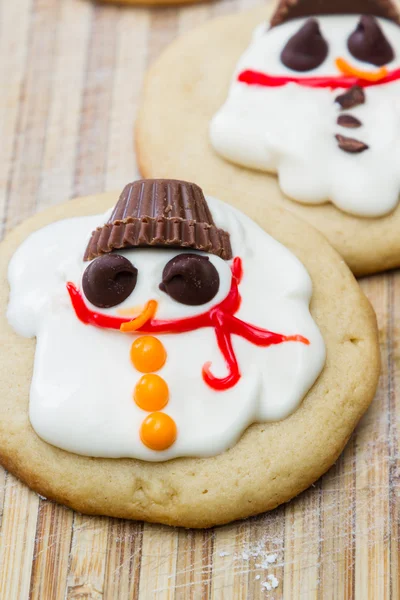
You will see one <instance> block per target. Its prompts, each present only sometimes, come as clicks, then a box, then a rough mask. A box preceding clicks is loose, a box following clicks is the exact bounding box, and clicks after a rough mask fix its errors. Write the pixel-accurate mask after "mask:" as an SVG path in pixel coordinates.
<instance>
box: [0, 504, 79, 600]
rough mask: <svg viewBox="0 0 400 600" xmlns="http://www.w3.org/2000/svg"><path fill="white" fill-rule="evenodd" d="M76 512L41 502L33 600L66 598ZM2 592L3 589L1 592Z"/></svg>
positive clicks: (32, 590)
mask: <svg viewBox="0 0 400 600" xmlns="http://www.w3.org/2000/svg"><path fill="white" fill-rule="evenodd" d="M72 521H73V512H72V511H71V510H69V509H67V508H64V507H62V506H58V505H57V504H54V503H53V502H49V501H46V500H40V504H39V513H38V520H37V526H36V532H35V549H34V554H33V563H32V575H31V589H30V600H43V599H45V598H51V599H54V600H56V599H58V598H64V597H65V590H66V586H67V576H68V564H69V560H68V555H69V551H70V547H71V538H72ZM0 589H1V588H0Z"/></svg>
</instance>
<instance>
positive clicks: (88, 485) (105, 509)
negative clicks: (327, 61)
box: [0, 194, 379, 527]
mask: <svg viewBox="0 0 400 600" xmlns="http://www.w3.org/2000/svg"><path fill="white" fill-rule="evenodd" d="M116 197H117V194H109V195H105V196H97V197H92V198H86V199H78V200H75V201H71V202H69V203H67V204H65V205H63V206H59V207H55V208H52V209H48V210H47V211H45V212H44V213H42V214H39V215H36V216H35V217H32V218H31V219H29V220H28V221H26V222H25V223H23V224H22V225H20V226H19V227H17V228H16V230H14V231H13V232H11V233H10V234H9V235H8V236H7V238H6V240H5V242H3V244H2V245H1V250H0V258H1V275H2V277H3V278H4V277H5V269H6V267H7V262H8V259H9V257H10V256H11V255H12V253H13V252H14V251H15V249H16V247H17V246H18V245H19V243H20V242H21V241H22V239H23V238H24V237H25V236H26V235H27V234H28V233H29V232H30V231H33V230H35V229H38V228H40V227H42V226H43V225H45V224H47V223H49V222H52V221H54V220H58V219H59V218H62V217H64V218H67V217H70V216H76V215H84V214H95V213H97V212H101V211H104V210H105V209H106V208H109V207H110V206H112V204H113V203H114V202H115V200H116ZM269 221H270V224H271V226H273V227H274V228H275V230H276V233H277V236H276V237H278V239H280V240H281V241H282V242H283V243H285V245H288V247H289V248H291V249H292V251H294V252H295V253H297V255H298V256H299V258H300V260H302V261H303V262H307V259H306V255H307V250H306V249H304V248H303V249H302V251H301V252H296V250H295V246H296V244H297V245H298V242H297V241H296V240H298V238H297V236H296V229H297V228H298V227H299V226H302V227H303V229H304V236H306V237H307V238H310V239H311V241H312V243H313V245H314V246H315V245H316V246H317V247H318V248H319V250H320V252H319V253H318V254H319V255H320V256H316V253H315V252H313V251H311V253H312V255H313V256H312V257H311V256H309V257H308V261H309V265H306V266H307V267H308V268H309V269H310V270H311V271H312V272H313V273H314V279H315V277H316V276H315V273H316V272H317V271H318V268H319V269H322V266H323V265H322V264H321V263H322V262H323V263H324V266H325V267H326V265H328V266H329V267H330V271H331V273H328V278H327V279H323V273H322V272H321V284H319V283H318V281H315V296H314V297H315V304H316V306H314V308H313V310H314V312H315V314H317V313H321V314H322V317H321V315H319V316H318V318H317V320H319V321H320V322H323V321H324V318H327V317H326V315H325V316H324V315H323V313H324V309H323V306H319V298H323V297H324V294H325V293H326V290H325V289H322V288H324V287H325V284H326V281H328V280H332V279H333V280H335V278H336V280H335V281H334V285H333V288H334V289H335V286H336V285H337V286H338V287H341V286H344V288H346V289H347V290H348V291H347V292H346V293H345V292H341V293H342V294H344V297H343V299H344V300H347V301H348V302H351V304H352V307H353V312H354V313H357V314H354V315H353V313H352V314H349V316H348V318H349V321H350V322H354V332H351V331H349V332H348V333H349V335H357V336H360V337H363V340H364V341H363V343H364V344H365V348H364V349H363V356H362V360H361V361H360V364H359V365H358V366H359V371H360V372H359V373H358V372H357V377H356V376H354V382H349V385H348V386H347V387H346V388H345V392H343V394H342V397H341V398H340V401H338V400H337V398H336V397H335V394H334V392H333V391H332V389H331V388H332V385H337V382H336V381H335V380H334V378H333V380H332V385H331V386H330V385H329V382H324V380H325V379H327V374H328V371H330V365H329V364H328V365H327V367H326V368H325V370H324V373H323V374H322V375H321V377H320V379H319V380H318V382H317V383H316V385H315V386H314V388H313V389H312V390H311V392H310V393H309V394H308V395H307V397H306V399H305V401H304V405H302V407H301V408H300V409H299V410H298V411H296V413H294V415H293V416H292V417H290V418H289V419H287V420H285V421H283V422H281V423H276V424H272V425H271V426H265V427H264V426H258V425H256V426H253V427H252V428H250V429H249V430H248V431H247V432H246V433H245V435H244V436H243V438H242V439H241V441H240V442H239V443H238V444H237V445H236V447H234V448H233V449H232V450H231V451H228V452H227V453H224V455H220V456H217V457H214V458H213V459H203V460H200V459H177V460H175V461H172V462H171V463H164V464H157V465H155V466H154V468H153V466H152V465H148V464H143V463H142V462H141V461H134V460H132V461H130V460H127V459H118V461H114V460H113V459H111V460H108V461H107V460H105V459H88V458H85V457H78V456H76V455H71V454H68V453H66V452H63V451H61V450H58V449H56V448H53V447H51V446H49V445H48V444H45V443H44V442H42V441H41V440H40V439H39V438H37V436H36V435H35V434H34V433H33V431H32V428H31V427H30V425H29V424H28V426H27V427H26V429H22V430H21V429H20V427H21V425H20V423H21V422H22V423H23V422H25V421H26V419H25V418H21V417H24V411H26V410H27V397H25V398H24V399H21V398H18V396H17V397H16V398H14V402H12V404H13V407H14V410H15V413H16V414H15V417H16V421H15V422H14V421H13V423H12V431H13V435H10V433H9V431H8V432H7V423H5V422H3V427H2V428H1V429H0V440H1V442H2V443H1V444H0V448H1V450H0V456H1V462H2V463H3V464H4V465H5V466H6V467H8V468H9V469H10V471H11V472H13V473H14V474H15V475H17V476H19V477H20V478H21V479H22V480H23V481H25V482H26V483H27V484H28V485H29V486H30V487H32V488H33V489H34V490H35V491H37V492H38V493H40V494H42V495H44V496H46V497H48V498H51V499H54V500H56V501H58V502H60V503H62V504H66V505H68V506H70V507H71V508H74V509H75V510H78V511H81V512H84V513H87V514H108V515H110V516H115V517H122V518H133V519H141V520H146V521H149V522H159V523H165V524H169V525H181V526H185V527H210V526H213V525H218V524H222V523H226V522H230V521H233V520H237V519H240V518H244V517H247V516H251V515H255V514H258V513H260V512H263V511H265V510H270V509H272V508H274V507H275V506H277V505H279V504H281V503H282V502H286V501H288V500H289V499H290V498H292V497H293V496H295V495H297V494H298V493H300V492H301V491H303V490H304V489H306V488H307V487H309V485H311V483H313V482H314V481H315V480H316V479H318V478H319V477H320V476H321V475H322V474H323V473H324V472H325V471H326V470H327V469H329V467H330V466H331V465H332V464H333V463H334V462H335V460H336V459H337V457H338V455H339V454H340V452H341V450H342V449H343V447H344V445H345V443H346V442H347V440H348V438H349V436H350V435H351V432H352V430H353V429H354V427H355V425H356V423H357V422H358V420H359V418H360V417H361V415H362V414H363V412H364V411H365V410H366V408H367V407H368V405H369V403H370V401H371V400H372V397H373V395H374V391H375V387H376V383H377V378H378V368H379V367H378V365H379V360H378V348H377V345H376V335H377V333H376V320H375V317H374V314H373V312H372V309H371V307H370V305H369V303H368V301H367V299H366V298H365V296H364V295H363V294H362V292H361V290H360V288H359V287H358V285H357V284H356V283H355V282H354V278H353V276H352V275H351V273H350V272H349V271H348V269H347V267H345V265H344V264H343V261H342V260H341V259H340V258H339V257H338V256H337V254H336V253H335V251H334V250H332V249H331V248H330V247H329V246H328V245H327V243H326V242H325V240H324V239H323V237H322V236H321V235H320V234H318V233H316V232H314V231H313V230H312V229H311V228H309V227H308V226H307V225H304V226H303V225H300V222H299V221H298V220H297V219H296V218H295V217H293V216H290V215H288V214H286V213H285V212H284V211H283V210H281V209H278V210H276V209H271V215H270V218H269ZM321 257H323V260H322V258H321ZM318 261H319V263H320V264H319V267H318ZM325 270H326V269H325ZM324 277H326V276H324ZM3 287H5V288H7V286H3ZM320 288H321V289H320ZM332 294H333V291H332ZM332 294H331V295H332ZM7 296H8V292H7V293H6V297H4V296H3V298H2V302H3V312H4V308H5V307H4V302H7ZM334 304H335V303H334V302H333V304H332V305H333V306H334ZM321 319H322V321H321ZM0 328H1V335H3V334H4V315H2V323H1V325H0ZM332 329H334V328H333V327H332ZM14 336H15V334H12V336H11V338H12V339H16V340H17V341H18V339H19V338H18V336H15V337H14ZM342 344H343V348H344V351H345V352H346V357H345V362H347V361H348V357H349V356H351V352H353V351H357V348H356V347H354V348H350V346H349V342H348V341H347V340H342V341H341V342H340V345H342ZM337 345H338V344H337V342H336V340H334V341H331V340H327V346H328V352H329V354H331V353H336V351H337V348H336V346H337ZM350 345H351V344H350ZM32 346H34V343H33V342H32ZM28 354H29V353H28ZM29 360H30V361H32V352H31V353H30V355H29V356H28V363H29ZM367 366H368V369H367ZM3 373H4V371H3ZM23 374H24V373H22V375H23ZM366 374H367V376H366ZM331 375H332V374H331ZM331 375H330V377H329V378H331ZM2 383H3V385H4V383H5V376H4V379H3V382H2ZM352 384H354V385H352ZM321 385H323V386H325V388H326V390H327V391H328V392H330V394H331V396H332V401H333V402H334V403H336V404H337V406H335V408H336V412H335V411H332V418H336V417H335V415H336V416H339V417H340V419H339V423H338V424H337V426H335V427H333V428H332V431H331V433H332V435H328V436H327V438H326V439H325V440H324V444H323V447H322V449H321V452H323V456H322V455H321V454H319V453H316V452H314V451H312V450H311V449H310V448H309V446H310V445H309V444H306V445H305V446H301V448H302V450H303V456H302V458H303V460H302V461H300V462H299V461H298V458H296V456H294V455H293V456H292V455H290V452H289V455H288V456H285V457H283V458H282V460H278V459H277V458H274V457H273V456H271V461H272V462H274V460H275V464H273V465H271V463H268V461H267V460H266V456H267V457H268V452H269V453H270V454H271V448H270V446H271V445H272V446H274V440H275V441H276V445H277V447H279V438H280V437H282V434H285V432H287V435H290V436H291V437H292V439H293V440H294V443H295V444H296V443H299V441H298V440H296V439H295V436H294V435H293V432H294V431H296V423H297V430H298V428H299V427H300V430H301V428H302V424H301V415H302V414H304V413H305V412H306V411H308V413H309V414H315V415H316V413H317V412H318V408H319V406H318V404H320V403H321V402H319V400H318V393H319V392H316V390H317V388H318V387H320V386H321ZM6 389H7V387H6ZM350 401H351V407H350V406H347V405H348V404H349V402H350ZM18 402H20V404H19V405H18ZM315 402H316V404H315ZM313 405H314V406H315V410H311V409H312V406H313ZM343 406H345V407H348V408H349V411H348V413H347V412H346V413H345V414H343V415H341V412H342V408H343ZM350 409H351V410H350ZM310 410H311V413H310ZM327 410H329V405H328V404H327ZM322 412H323V411H322ZM3 415H4V413H3ZM17 417H18V418H17ZM307 418H308V417H307ZM315 418H318V419H320V420H321V433H322V435H324V433H325V434H327V430H326V429H325V426H326V427H332V423H331V422H330V421H329V419H328V418H327V416H326V415H325V416H323V415H320V416H318V417H317V415H316V416H315ZM325 418H326V419H327V421H326V423H325V421H324V419H325ZM299 424H300V425H299ZM262 429H264V432H262ZM287 430H288V431H287ZM279 431H281V433H279ZM290 431H291V432H292V433H291V434H290ZM274 432H275V433H274ZM277 432H278V435H277ZM285 435H286V434H285ZM274 436H275V437H274ZM261 441H265V447H266V450H265V454H264V453H255V452H254V447H257V446H258V447H259V446H260V443H261ZM24 442H25V444H24ZM307 446H308V447H307ZM282 450H283V451H285V448H282ZM32 457H35V460H33V459H32ZM231 464H234V465H237V474H238V475H237V476H234V477H232V476H231V474H230V473H229V465H231ZM114 467H116V469H115V471H114ZM221 471H222V472H226V473H227V476H226V479H227V484H224V483H223V484H222V485H221V476H220V475H221ZM107 473H110V477H109V480H106V477H107V476H106V474H107ZM192 473H194V475H192ZM239 473H240V474H241V475H240V477H241V478H243V487H242V489H241V490H240V489H237V487H235V485H234V481H235V477H239ZM246 473H248V474H249V475H248V476H247V478H246V477H245V474H246ZM196 476H197V481H196ZM272 480H273V481H274V485H275V488H274V489H271V485H270V483H271V481H272ZM221 488H222V489H221ZM220 489H221V494H220V496H219V490H220ZM205 490H207V493H204V492H205ZM121 497H122V499H121ZM113 498H114V500H113ZM224 499H226V500H225V504H224ZM221 503H222V504H221Z"/></svg>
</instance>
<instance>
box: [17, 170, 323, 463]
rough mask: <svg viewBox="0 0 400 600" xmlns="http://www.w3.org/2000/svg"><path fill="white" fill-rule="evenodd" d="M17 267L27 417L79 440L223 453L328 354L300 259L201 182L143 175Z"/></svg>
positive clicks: (56, 436) (275, 411)
mask: <svg viewBox="0 0 400 600" xmlns="http://www.w3.org/2000/svg"><path fill="white" fill-rule="evenodd" d="M9 281H10V287H11V295H10V303H9V307H8V319H9V322H10V323H11V324H12V326H13V327H14V328H15V330H16V331H17V332H18V333H19V334H21V335H25V336H35V337H36V339H37V346H36V353H35V368H34V375H33V380H32V385H31V392H30V411H29V414H30V421H31V424H32V426H33V428H34V429H35V431H36V433H37V434H38V435H39V436H40V437H41V438H42V439H44V440H46V441H47V442H49V443H51V444H53V445H54V446H57V447H59V448H62V449H64V450H67V451H69V452H74V453H77V454H82V455H87V456H94V457H114V458H118V457H132V458H140V459H142V460H146V461H164V460H168V459H171V458H176V457H182V456H214V455H216V454H219V453H221V452H224V451H225V450H227V449H228V448H230V447H232V446H233V445H234V444H235V443H236V442H237V440H238V439H239V437H240V436H241V435H242V434H243V432H244V431H245V429H246V428H247V427H248V426H249V425H250V424H251V423H255V422H267V421H279V420H282V419H285V418H287V417H288V416H289V415H290V414H291V413H293V412H294V411H295V410H296V408H298V406H299V405H300V403H301V401H302V400H303V398H304V396H305V395H306V394H307V392H308V390H309V389H310V387H311V386H312V385H313V384H314V382H315V380H316V378H317V377H318V375H319V374H320V372H321V370H322V368H323V365H324V361H325V346H324V342H323V339H322V336H321V334H320V332H319V329H318V327H317V326H316V324H315V322H314V320H313V318H312V317H311V315H310V312H309V303H310V300H311V294H312V286H311V281H310V278H309V275H308V273H307V271H306V270H305V268H304V267H303V265H302V264H301V263H300V262H299V261H298V259H297V258H296V257H295V256H294V255H293V254H292V253H291V252H290V251H289V250H287V249H286V248H285V247H284V246H282V245H281V244H279V243H278V242H276V241H275V240H274V239H273V238H271V237H270V236H269V235H267V234H266V233H265V232H264V231H262V230H261V229H260V228H259V227H258V226H257V225H255V224H254V223H253V222H252V221H250V220H249V219H248V218H246V217H244V215H240V213H238V212H237V211H235V210H234V209H232V208H229V207H228V206H226V205H223V204H221V203H219V202H218V201H217V200H214V199H212V198H208V199H207V200H206V199H205V197H204V196H203V194H202V191H201V189H200V188H199V187H198V186H196V185H194V184H189V183H186V182H181V181H172V180H143V181H139V182H135V183H134V184H131V185H128V186H127V187H126V188H125V190H124V191H123V193H122V195H121V197H120V199H119V201H118V203H117V205H116V207H115V209H114V210H113V212H112V213H111V215H107V216H101V215H100V216H97V217H85V218H76V219H69V220H65V221H60V222H58V223H54V224H52V225H49V226H48V227H46V228H44V229H42V230H39V231H38V232H36V233H35V234H33V235H31V236H30V237H29V238H28V239H27V240H26V241H25V242H24V243H23V244H22V246H21V247H20V248H19V249H18V251H17V252H16V254H15V255H14V257H13V259H12V261H11V263H10V267H9ZM56 390H57V393H55V391H56Z"/></svg>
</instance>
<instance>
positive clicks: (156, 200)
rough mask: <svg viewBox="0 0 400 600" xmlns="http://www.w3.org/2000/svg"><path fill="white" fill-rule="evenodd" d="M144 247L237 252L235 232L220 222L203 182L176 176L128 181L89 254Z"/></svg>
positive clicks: (223, 255)
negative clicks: (232, 234)
mask: <svg viewBox="0 0 400 600" xmlns="http://www.w3.org/2000/svg"><path fill="white" fill-rule="evenodd" d="M143 247H158V248H167V247H168V248H192V249H194V250H201V251H203V252H208V253H209V254H215V255H217V256H220V257H221V258H223V259H224V260H230V259H231V258H232V248H231V243H230V236H229V233H227V232H226V231H223V230H222V229H219V228H218V227H217V226H216V225H215V223H214V220H213V218H212V215H211V212H210V209H209V207H208V204H207V200H206V199H205V197H204V194H203V192H202V190H201V188H200V187H199V186H197V185H196V184H194V183H189V182H186V181H178V180H175V179H142V180H140V181H135V182H134V183H130V184H128V185H127V186H126V187H125V188H124V190H123V192H122V194H121V196H120V198H119V200H118V202H117V204H116V206H115V208H114V210H113V212H112V215H111V217H110V219H109V220H108V222H107V223H106V224H105V225H103V226H102V227H98V228H97V229H96V230H95V231H93V233H92V236H91V238H90V241H89V243H88V246H87V248H86V251H85V254H84V260H85V261H89V260H93V259H94V258H96V257H98V256H101V255H103V254H107V253H109V252H112V251H113V250H122V249H127V248H143Z"/></svg>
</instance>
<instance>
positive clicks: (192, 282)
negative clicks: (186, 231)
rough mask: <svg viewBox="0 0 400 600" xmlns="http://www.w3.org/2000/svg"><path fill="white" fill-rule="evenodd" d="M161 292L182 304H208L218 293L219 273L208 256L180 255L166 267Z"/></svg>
mask: <svg viewBox="0 0 400 600" xmlns="http://www.w3.org/2000/svg"><path fill="white" fill-rule="evenodd" d="M160 290H162V291H163V292H165V293H166V294H168V295H169V296H171V298H173V299H174V300H176V301H177V302H180V303H181V304H186V305H189V306H200V305H201V304H207V302H210V300H212V299H213V298H214V296H216V294H217V293H218V290H219V275H218V271H217V269H216V268H215V267H214V265H213V264H212V263H211V262H210V260H209V258H208V257H207V256H202V255H200V254H178V256H175V257H174V258H173V259H172V260H170V261H169V262H168V263H167V264H166V265H165V267H164V270H163V274H162V283H160Z"/></svg>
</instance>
